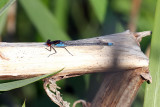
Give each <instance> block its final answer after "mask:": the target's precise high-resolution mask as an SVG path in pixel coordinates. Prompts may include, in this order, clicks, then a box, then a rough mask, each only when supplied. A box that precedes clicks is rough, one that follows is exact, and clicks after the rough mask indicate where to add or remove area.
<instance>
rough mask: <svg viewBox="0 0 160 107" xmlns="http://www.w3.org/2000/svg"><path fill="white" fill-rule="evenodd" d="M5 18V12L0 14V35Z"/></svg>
mask: <svg viewBox="0 0 160 107" xmlns="http://www.w3.org/2000/svg"><path fill="white" fill-rule="evenodd" d="M6 19H7V13H6V12H5V13H4V14H2V15H1V16H0V35H1V34H2V32H3V29H4V27H5V23H6Z"/></svg>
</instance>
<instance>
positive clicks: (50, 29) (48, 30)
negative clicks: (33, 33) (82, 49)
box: [20, 0, 70, 40]
mask: <svg viewBox="0 0 160 107" xmlns="http://www.w3.org/2000/svg"><path fill="white" fill-rule="evenodd" d="M20 3H21V5H22V6H23V8H24V9H25V11H26V13H27V14H28V16H29V18H30V20H31V21H32V23H33V24H34V25H35V27H36V28H37V30H38V31H39V33H40V34H41V35H42V37H43V38H44V39H45V40H47V39H49V38H50V39H57V38H58V39H62V40H68V39H70V38H69V36H68V35H67V34H66V32H64V31H63V30H62V28H61V27H60V25H59V23H58V21H57V20H56V18H55V17H54V16H53V14H52V13H51V12H50V11H49V10H48V9H47V7H46V6H45V5H43V4H42V1H41V0H20Z"/></svg>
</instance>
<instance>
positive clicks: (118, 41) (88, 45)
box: [0, 31, 149, 79]
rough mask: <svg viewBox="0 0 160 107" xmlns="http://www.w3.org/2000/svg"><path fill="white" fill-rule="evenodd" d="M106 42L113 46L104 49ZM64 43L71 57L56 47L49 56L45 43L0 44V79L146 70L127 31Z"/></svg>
mask: <svg viewBox="0 0 160 107" xmlns="http://www.w3.org/2000/svg"><path fill="white" fill-rule="evenodd" d="M137 34H140V33H137ZM143 34H144V33H143ZM146 35H149V33H148V34H146ZM108 42H111V43H113V46H107V45H106V44H107V43H108ZM65 43H67V44H70V45H71V46H67V47H66V48H67V50H68V51H69V52H70V53H72V54H73V56H71V55H70V54H68V52H67V51H66V50H65V49H64V48H56V47H55V49H56V51H57V53H56V54H53V55H51V56H50V57H48V56H49V55H50V54H51V53H53V51H51V52H50V51H48V50H46V49H45V48H49V47H48V46H47V45H45V43H6V42H1V43H0V79H23V78H29V77H34V76H38V75H42V74H47V73H51V72H55V71H58V70H60V69H62V68H65V69H64V70H63V71H62V72H60V73H59V74H57V75H55V77H64V78H67V77H72V76H77V75H82V74H86V73H94V72H107V71H111V70H112V72H113V71H116V69H124V70H129V69H135V68H139V67H148V62H149V61H148V58H147V57H146V56H145V55H144V54H143V53H142V52H141V49H140V47H139V45H138V42H137V41H136V38H135V37H134V34H133V33H131V32H129V31H126V32H122V33H117V34H112V35H106V36H100V37H95V38H89V39H82V40H76V41H66V42H65ZM73 44H77V45H73ZM99 44H101V45H99ZM113 68H114V69H113Z"/></svg>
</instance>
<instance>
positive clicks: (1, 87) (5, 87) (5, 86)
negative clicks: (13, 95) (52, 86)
mask: <svg viewBox="0 0 160 107" xmlns="http://www.w3.org/2000/svg"><path fill="white" fill-rule="evenodd" d="M63 69H64V68H63ZM63 69H61V70H59V71H57V72H54V73H51V74H46V75H42V76H38V77H33V78H29V79H24V80H18V81H12V82H7V83H1V84H0V91H9V90H12V89H16V88H20V87H23V86H25V85H28V84H31V83H33V82H36V81H38V80H41V79H44V78H47V77H49V76H53V75H55V74H57V73H59V72H61V71H62V70H63Z"/></svg>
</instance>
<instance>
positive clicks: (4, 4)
mask: <svg viewBox="0 0 160 107" xmlns="http://www.w3.org/2000/svg"><path fill="white" fill-rule="evenodd" d="M15 1H16V0H0V15H2V14H3V13H4V12H5V11H6V10H7V9H8V8H9V7H10V6H11V5H12V4H13V3H14V2H15Z"/></svg>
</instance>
